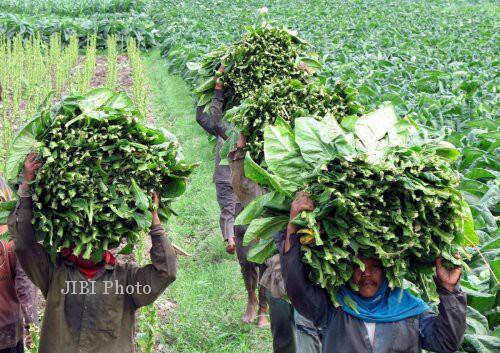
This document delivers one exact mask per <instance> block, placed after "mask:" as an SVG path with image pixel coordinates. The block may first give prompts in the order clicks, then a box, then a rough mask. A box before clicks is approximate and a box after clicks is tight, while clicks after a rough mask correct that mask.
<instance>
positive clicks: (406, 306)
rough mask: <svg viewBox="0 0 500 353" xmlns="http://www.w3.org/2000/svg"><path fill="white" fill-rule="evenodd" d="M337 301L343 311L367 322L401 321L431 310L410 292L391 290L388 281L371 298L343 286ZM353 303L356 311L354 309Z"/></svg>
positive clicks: (397, 289)
mask: <svg viewBox="0 0 500 353" xmlns="http://www.w3.org/2000/svg"><path fill="white" fill-rule="evenodd" d="M346 297H349V298H346ZM337 300H338V302H339V303H340V305H341V306H342V310H344V311H345V312H346V313H348V314H349V315H352V316H354V317H357V318H359V319H361V320H363V321H366V322H395V321H401V320H404V319H407V318H409V317H412V316H418V315H420V314H422V313H423V312H425V311H427V310H429V306H428V305H427V304H426V303H425V302H424V301H423V300H422V299H420V298H417V297H415V296H414V295H412V294H410V293H408V291H406V290H403V289H401V288H395V289H394V290H391V289H390V288H389V284H388V282H387V280H385V281H384V283H382V285H381V286H380V288H379V289H378V290H377V293H375V295H374V296H373V297H369V298H363V297H362V296H360V295H359V294H358V293H355V292H354V291H353V290H352V289H351V288H349V287H348V286H343V287H342V288H341V289H340V290H339V293H338V294H337ZM353 302H354V303H355V307H356V308H355V309H354V308H352V306H353V305H352V303H353ZM349 304H351V306H349Z"/></svg>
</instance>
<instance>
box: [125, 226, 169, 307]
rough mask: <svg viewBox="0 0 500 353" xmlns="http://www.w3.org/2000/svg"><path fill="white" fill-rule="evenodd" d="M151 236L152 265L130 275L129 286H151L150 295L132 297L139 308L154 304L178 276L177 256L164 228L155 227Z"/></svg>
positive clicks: (134, 295) (138, 293)
mask: <svg viewBox="0 0 500 353" xmlns="http://www.w3.org/2000/svg"><path fill="white" fill-rule="evenodd" d="M150 235H151V242H152V246H151V251H150V255H151V264H148V265H146V266H143V267H135V268H131V269H130V271H129V274H128V277H129V278H128V284H132V285H136V284H140V285H141V286H142V288H145V286H149V287H150V289H151V290H150V291H148V292H149V293H148V294H146V293H145V292H146V291H145V290H143V291H140V292H139V291H135V292H134V294H133V295H132V296H133V300H134V303H135V305H136V306H137V307H141V306H145V305H149V304H151V303H153V302H154V301H155V300H156V299H157V298H158V297H159V296H160V295H161V294H162V293H163V291H165V289H166V288H167V287H168V286H169V285H170V284H171V283H172V282H174V281H175V279H176V276H177V256H176V254H175V250H174V248H173V247H172V245H171V244H170V241H169V240H168V238H167V236H166V234H165V230H164V229H163V226H162V225H161V224H159V225H155V226H153V227H152V228H151V232H150Z"/></svg>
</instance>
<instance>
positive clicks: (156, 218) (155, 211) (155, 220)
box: [151, 192, 161, 226]
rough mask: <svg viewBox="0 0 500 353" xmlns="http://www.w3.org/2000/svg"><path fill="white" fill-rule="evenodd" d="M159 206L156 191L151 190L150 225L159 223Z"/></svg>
mask: <svg viewBox="0 0 500 353" xmlns="http://www.w3.org/2000/svg"><path fill="white" fill-rule="evenodd" d="M159 206H160V198H159V197H158V194H157V193H156V192H153V211H152V212H151V213H152V214H153V222H152V224H151V226H156V225H158V224H161V221H160V217H159V216H158V207H159Z"/></svg>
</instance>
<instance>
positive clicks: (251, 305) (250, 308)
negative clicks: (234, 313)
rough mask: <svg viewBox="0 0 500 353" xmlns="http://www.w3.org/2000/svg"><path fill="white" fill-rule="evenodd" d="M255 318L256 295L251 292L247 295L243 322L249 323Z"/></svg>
mask: <svg viewBox="0 0 500 353" xmlns="http://www.w3.org/2000/svg"><path fill="white" fill-rule="evenodd" d="M256 318H257V296H256V295H255V293H251V294H250V295H249V296H248V304H247V310H246V311H245V315H243V322H246V323H247V324H250V323H252V322H254V321H255V319H256Z"/></svg>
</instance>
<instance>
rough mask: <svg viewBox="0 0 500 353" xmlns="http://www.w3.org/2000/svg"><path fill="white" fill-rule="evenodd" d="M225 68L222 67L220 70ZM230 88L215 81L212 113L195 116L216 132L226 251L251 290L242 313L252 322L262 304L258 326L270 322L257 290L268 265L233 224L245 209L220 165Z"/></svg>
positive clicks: (217, 183)
mask: <svg viewBox="0 0 500 353" xmlns="http://www.w3.org/2000/svg"><path fill="white" fill-rule="evenodd" d="M223 70H224V69H223V68H222V67H221V68H220V71H223ZM227 98H228V97H227V92H226V91H225V89H224V86H223V84H222V82H220V81H219V80H218V81H217V82H216V85H215V88H214V93H213V97H212V100H211V102H210V114H206V113H204V107H198V108H197V112H196V120H197V121H198V123H199V124H200V125H201V126H202V127H203V128H204V129H205V130H206V131H207V132H209V133H210V134H212V135H215V136H217V147H216V153H217V155H216V160H215V172H214V181H215V186H216V191H217V200H218V202H219V206H220V209H221V216H220V224H221V230H222V234H223V236H224V239H225V240H226V241H227V246H226V251H227V252H229V253H234V252H235V251H236V256H237V258H238V262H239V264H240V268H241V274H242V276H243V282H244V283H245V288H246V290H247V294H248V302H247V309H246V311H245V314H244V315H243V321H244V322H246V323H251V322H253V321H255V319H256V318H257V306H258V307H259V316H258V317H259V320H258V326H259V327H266V326H268V322H267V317H266V311H267V298H266V296H265V289H264V288H259V289H258V293H259V298H258V299H257V296H256V294H255V292H256V290H257V287H258V283H259V273H261V274H262V273H263V271H264V269H265V266H263V265H261V266H259V265H257V264H255V263H253V262H249V261H247V259H246V258H247V252H248V248H247V247H244V246H243V235H244V234H245V230H246V228H245V227H242V226H236V227H235V226H234V219H235V217H236V216H237V215H238V213H239V212H241V210H242V206H241V203H240V202H239V200H238V199H237V198H236V196H235V194H234V191H233V186H232V182H231V169H230V167H229V166H225V165H220V161H221V158H220V154H219V152H220V149H221V147H222V145H223V143H224V141H225V140H226V139H227V136H226V131H227V129H228V128H229V125H228V124H227V123H225V122H224V121H223V120H222V116H223V112H224V108H225V105H226V101H227Z"/></svg>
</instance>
